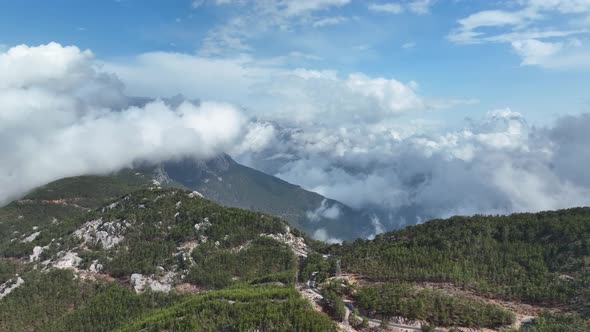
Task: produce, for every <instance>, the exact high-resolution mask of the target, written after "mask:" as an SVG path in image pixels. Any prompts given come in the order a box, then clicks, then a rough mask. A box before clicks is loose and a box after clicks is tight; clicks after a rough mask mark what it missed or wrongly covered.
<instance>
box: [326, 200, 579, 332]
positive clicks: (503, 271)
mask: <svg viewBox="0 0 590 332" xmlns="http://www.w3.org/2000/svg"><path fill="white" fill-rule="evenodd" d="M327 251H328V252H330V253H331V254H332V255H336V256H338V257H339V258H340V259H341V262H342V263H341V264H342V270H343V271H345V272H346V273H351V274H353V275H355V276H357V277H360V278H362V279H363V280H367V281H369V282H378V283H382V282H385V283H386V284H385V285H382V286H379V287H376V288H367V289H364V290H361V292H360V293H359V296H361V298H359V301H360V302H361V303H364V307H365V309H367V310H372V311H374V312H376V313H380V314H382V315H390V314H400V313H401V312H399V311H396V310H402V309H404V308H405V310H407V309H408V307H407V306H406V305H408V303H406V305H403V306H401V305H400V301H401V300H402V299H404V298H406V301H407V298H408V297H407V295H408V292H410V291H409V290H408V289H406V288H404V287H406V286H401V285H404V284H405V283H410V284H420V283H424V282H429V283H439V284H444V283H450V284H451V285H453V286H454V287H458V288H461V289H465V290H469V291H472V292H475V293H477V294H479V295H480V296H482V297H486V298H498V299H503V300H507V301H517V302H524V303H529V304H533V305H538V306H541V307H546V308H559V309H560V310H565V311H570V312H574V313H576V314H577V315H580V316H581V317H582V318H581V319H584V320H588V319H589V318H590V291H589V289H590V288H589V286H590V208H575V209H568V210H560V211H548V212H540V213H521V214H513V215H510V216H474V217H453V218H450V219H445V220H433V221H430V222H427V223H424V224H422V225H417V226H412V227H408V228H405V229H401V230H397V231H393V232H387V233H384V234H380V235H378V236H376V237H375V239H374V240H356V241H354V242H349V243H344V244H342V245H333V246H332V247H330V248H329V249H328V250H327ZM410 289H411V287H410ZM387 294H389V295H387ZM404 294H405V295H404ZM412 294H413V295H412V298H411V301H410V302H411V303H412V305H418V304H417V303H416V301H418V300H420V301H421V302H423V303H426V302H432V301H433V299H437V301H439V302H441V303H444V302H447V299H446V298H444V297H441V295H440V294H438V293H436V292H435V293H433V292H418V293H412ZM427 298H430V300H428V301H425V300H426V299H427ZM361 300H362V301H361ZM384 301H385V302H384ZM385 303H387V305H386V304H385ZM455 305H459V304H456V303H455V304H454V303H452V301H450V302H448V303H446V304H444V306H445V307H448V308H450V307H453V306H455ZM460 306H462V307H463V308H467V307H465V306H464V304H461V305H460ZM410 307H411V306H410ZM418 307H421V306H420V305H418ZM424 309H427V308H426V307H423V308H422V309H420V311H421V310H424ZM441 309H442V308H438V309H436V311H437V312H436V315H446V317H442V318H435V319H434V321H435V322H438V323H440V322H441V321H446V320H448V319H450V318H449V317H450V316H449V314H448V313H447V314H445V313H444V312H445V310H446V309H442V310H441ZM471 309H473V310H474V312H473V313H471V314H467V315H466V316H465V315H462V317H461V319H463V320H464V319H468V317H472V316H473V314H475V311H479V310H480V309H481V308H480V309H478V308H477V306H474V305H472V306H471ZM452 311H453V312H456V310H455V309H453V310H452ZM485 311H486V312H489V313H491V312H493V311H492V310H490V309H485ZM425 313H427V314H428V315H432V314H433V312H432V308H429V309H428V310H426V311H425ZM415 314H416V313H407V312H406V313H404V315H410V316H412V315H415ZM419 316H420V315H419ZM493 316H495V317H496V318H494V319H492V320H491V321H490V324H491V325H494V324H496V322H498V323H499V322H501V321H507V318H508V317H507V316H506V317H505V316H504V315H501V314H499V313H498V314H493ZM547 317H554V316H547ZM429 319H431V320H432V319H433V317H430V318H429ZM486 320H487V318H486ZM545 320H547V321H553V320H554V319H549V318H545ZM492 322H493V323H492ZM466 323H469V324H475V322H474V321H473V320H471V321H470V322H465V321H463V322H462V324H466ZM481 324H482V322H478V323H477V325H479V326H485V325H481ZM536 324H541V323H536ZM547 324H549V323H547ZM552 324H553V323H552ZM486 325H487V324H486ZM536 328H537V330H534V331H545V330H542V329H541V330H539V329H540V328H541V327H536ZM546 331H553V330H551V329H548V330H546Z"/></svg>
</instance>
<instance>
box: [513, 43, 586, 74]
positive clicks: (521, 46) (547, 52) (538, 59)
mask: <svg viewBox="0 0 590 332" xmlns="http://www.w3.org/2000/svg"><path fill="white" fill-rule="evenodd" d="M512 47H513V49H514V50H515V51H516V53H518V55H519V56H520V57H521V59H522V62H521V65H523V66H533V65H538V66H542V67H546V68H562V69H575V68H590V47H588V46H586V45H584V43H583V42H582V41H580V40H579V39H570V40H567V41H564V42H554V43H551V42H542V41H539V40H536V39H527V40H521V41H515V42H512Z"/></svg>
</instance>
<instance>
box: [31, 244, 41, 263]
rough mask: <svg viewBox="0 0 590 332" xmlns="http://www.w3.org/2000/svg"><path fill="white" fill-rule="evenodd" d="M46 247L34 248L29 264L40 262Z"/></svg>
mask: <svg viewBox="0 0 590 332" xmlns="http://www.w3.org/2000/svg"><path fill="white" fill-rule="evenodd" d="M43 249H45V248H44V247H40V246H36V247H35V248H33V253H32V254H31V255H30V256H29V262H35V261H38V260H39V257H40V256H41V254H42V253H43Z"/></svg>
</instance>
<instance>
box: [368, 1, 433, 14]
mask: <svg viewBox="0 0 590 332" xmlns="http://www.w3.org/2000/svg"><path fill="white" fill-rule="evenodd" d="M434 2H435V1H434V0H413V1H407V2H385V3H371V4H369V6H368V7H367V8H368V9H369V10H370V11H372V12H380V13H387V14H401V13H403V12H406V11H409V12H412V13H414V14H418V15H424V14H428V13H429V12H430V7H432V6H433V5H434Z"/></svg>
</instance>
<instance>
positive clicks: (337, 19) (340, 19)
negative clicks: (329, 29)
mask: <svg viewBox="0 0 590 332" xmlns="http://www.w3.org/2000/svg"><path fill="white" fill-rule="evenodd" d="M347 21H348V18H347V17H344V16H332V17H325V18H322V19H319V20H317V21H315V22H314V23H313V27H314V28H321V27H325V26H329V25H338V24H342V23H344V22H347Z"/></svg>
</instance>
